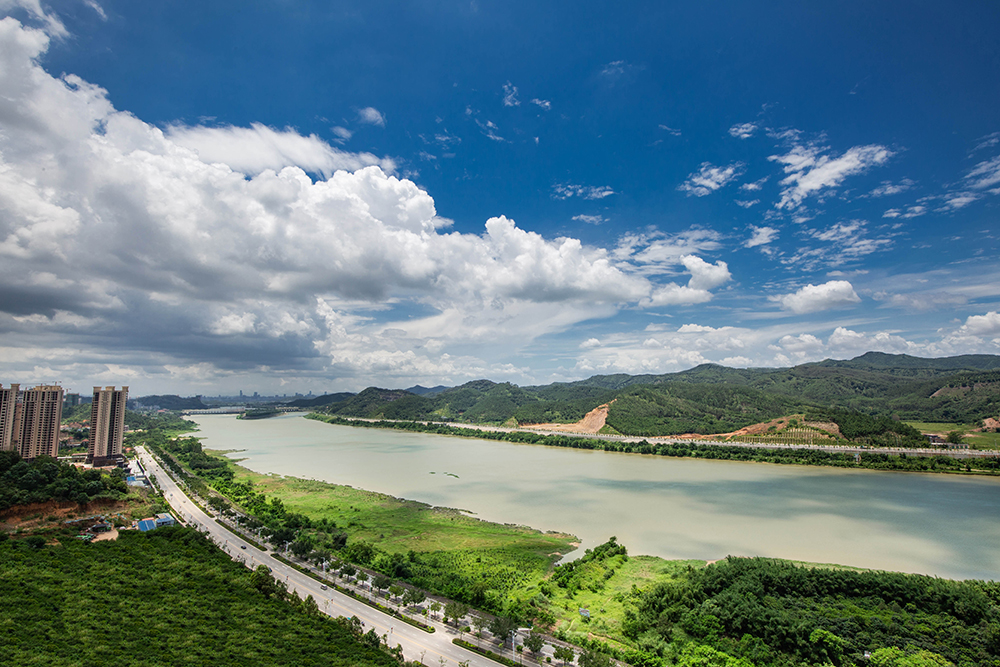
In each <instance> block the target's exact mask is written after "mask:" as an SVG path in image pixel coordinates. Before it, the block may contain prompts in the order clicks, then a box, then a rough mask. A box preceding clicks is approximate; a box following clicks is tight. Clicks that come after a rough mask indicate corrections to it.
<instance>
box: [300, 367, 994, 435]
mask: <svg viewBox="0 0 1000 667" xmlns="http://www.w3.org/2000/svg"><path fill="white" fill-rule="evenodd" d="M612 401H614V402H613V403H612V404H611V407H610V409H609V411H608V418H607V424H608V427H609V428H610V430H612V431H617V432H620V433H627V434H637V435H670V434H677V433H722V432H728V431H732V430H735V429H738V428H742V427H744V426H748V425H750V424H755V423H759V422H762V421H767V420H769V419H774V418H776V417H780V416H784V415H788V414H792V413H812V414H814V415H818V416H821V415H822V414H823V413H824V412H829V411H831V410H851V411H857V412H862V413H866V414H870V415H884V416H891V417H893V418H897V419H905V420H919V421H949V422H975V421H978V420H981V419H984V418H986V417H997V416H998V415H1000V356H996V355H965V356H958V357H947V358H941V359H923V358H920V357H911V356H908V355H892V354H883V353H880V352H869V353H867V354H864V355H862V356H860V357H857V358H855V359H851V360H848V361H833V360H827V361H821V362H816V363H809V364H802V365H799V366H794V367H792V368H750V369H737V368H727V367H725V366H719V365H716V364H703V365H701V366H697V367H695V368H692V369H689V370H686V371H681V372H679V373H667V374H663V375H626V374H616V375H595V376H593V377H590V378H587V379H586V380H580V381H577V382H565V383H553V384H549V385H544V386H536V387H519V386H517V385H514V384H510V383H496V382H492V381H490V380H475V381H472V382H467V383H465V384H463V385H461V386H458V387H451V388H446V387H434V388H433V389H427V388H425V387H421V386H419V385H418V386H416V387H411V388H410V389H405V390H404V389H380V388H377V387H369V388H368V389H365V390H364V391H362V392H360V393H358V394H347V393H342V394H328V395H326V396H321V397H318V398H315V399H311V400H310V401H309V402H308V404H304V403H302V401H296V402H293V403H291V404H290V405H300V406H301V407H313V408H319V409H321V411H322V412H325V413H329V414H335V415H341V416H353V417H373V418H375V417H380V418H385V419H405V420H444V421H456V422H470V423H499V424H502V423H514V422H517V423H519V424H532V423H549V422H575V421H577V420H579V419H581V418H582V417H583V415H584V414H586V413H587V412H589V411H590V410H592V409H594V408H595V407H597V406H599V405H603V404H607V403H611V402H612Z"/></svg>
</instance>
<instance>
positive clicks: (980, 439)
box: [906, 422, 1000, 449]
mask: <svg viewBox="0 0 1000 667" xmlns="http://www.w3.org/2000/svg"><path fill="white" fill-rule="evenodd" d="M906 423H907V424H909V425H910V426H912V427H913V428H915V429H917V430H918V431H920V432H921V433H937V434H939V435H947V434H948V433H950V432H951V431H960V432H961V433H962V434H963V436H964V437H963V442H966V443H968V444H969V446H971V447H974V448H975V449H1000V433H973V432H972V430H973V429H976V428H978V427H979V425H978V424H953V423H949V422H906Z"/></svg>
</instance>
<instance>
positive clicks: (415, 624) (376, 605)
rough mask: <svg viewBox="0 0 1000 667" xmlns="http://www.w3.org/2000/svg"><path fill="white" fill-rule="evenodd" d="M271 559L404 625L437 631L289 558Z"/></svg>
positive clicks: (429, 631) (272, 555)
mask: <svg viewBox="0 0 1000 667" xmlns="http://www.w3.org/2000/svg"><path fill="white" fill-rule="evenodd" d="M271 557H272V558H274V559H275V560H279V561H281V562H282V563H284V564H285V565H288V566H290V567H294V568H295V569H296V570H298V571H299V572H301V573H302V574H304V575H306V576H307V577H309V578H310V579H314V580H316V581H318V582H320V583H321V584H324V585H328V586H333V588H334V590H336V591H337V592H338V593H343V594H344V595H349V596H351V597H352V598H354V599H355V600H357V601H358V602H363V603H364V604H366V605H368V606H369V607H371V608H372V609H377V610H379V611H380V612H382V613H383V614H388V615H389V616H392V617H393V618H398V619H399V620H401V621H403V622H404V623H407V624H409V625H412V626H413V627H415V628H420V629H421V630H423V631H424V632H426V633H428V634H431V633H433V632H434V631H435V630H434V626H433V625H428V624H427V623H423V622H421V621H418V620H417V619H415V618H410V617H409V616H407V615H405V614H402V613H400V612H399V611H397V610H396V609H393V608H392V607H386V606H385V605H382V604H379V603H378V602H376V601H375V600H370V599H368V598H366V597H364V596H362V595H358V594H357V593H356V592H355V591H353V590H351V589H350V588H346V587H345V586H341V585H340V584H338V583H336V582H333V581H330V580H328V579H324V578H322V577H320V576H318V575H317V574H316V573H315V572H313V571H312V570H309V569H307V568H304V567H302V566H301V565H299V564H297V563H293V562H292V561H290V560H288V559H287V558H285V557H283V556H280V555H278V554H271Z"/></svg>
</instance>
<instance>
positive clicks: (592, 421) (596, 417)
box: [524, 401, 614, 433]
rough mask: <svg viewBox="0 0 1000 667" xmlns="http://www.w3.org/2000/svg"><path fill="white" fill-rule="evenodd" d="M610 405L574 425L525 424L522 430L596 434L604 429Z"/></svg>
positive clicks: (593, 411) (595, 409)
mask: <svg viewBox="0 0 1000 667" xmlns="http://www.w3.org/2000/svg"><path fill="white" fill-rule="evenodd" d="M611 403H614V401H611ZM611 403H605V404H604V405H599V406H597V407H596V408H594V409H593V410H591V411H590V412H588V413H587V414H585V415H584V416H583V419H581V420H580V421H578V422H576V423H575V424H525V425H524V428H530V429H537V430H540V431H562V432H563V433H597V432H599V431H600V430H601V429H602V428H604V424H605V423H606V422H607V419H608V408H610V407H611Z"/></svg>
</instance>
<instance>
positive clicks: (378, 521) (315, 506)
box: [206, 450, 577, 563]
mask: <svg viewBox="0 0 1000 667" xmlns="http://www.w3.org/2000/svg"><path fill="white" fill-rule="evenodd" d="M206 453H208V454H217V452H213V451H212V450H206ZM233 472H234V473H235V475H236V479H237V480H240V481H250V482H252V483H253V485H254V487H255V488H256V489H257V490H258V491H259V492H261V493H264V494H266V495H268V496H271V497H275V498H279V499H280V500H281V502H282V503H284V505H285V507H287V508H288V509H289V510H291V511H293V512H301V513H302V514H305V515H306V516H308V517H309V518H310V519H314V520H318V519H328V520H330V521H333V522H335V523H336V524H337V525H338V526H340V527H342V528H343V529H344V530H345V531H346V532H347V533H348V535H349V536H350V539H351V541H358V540H361V541H365V542H371V543H378V545H379V548H380V549H382V550H384V551H387V552H389V553H403V554H405V553H408V552H409V551H411V550H413V551H469V550H473V551H475V550H482V549H507V550H513V551H516V552H521V553H523V554H524V555H525V556H527V557H530V558H540V559H542V560H544V561H546V563H549V562H552V561H555V560H558V559H559V558H560V557H561V556H563V555H565V554H567V553H569V552H570V551H573V550H574V549H575V548H576V546H577V538H576V537H574V536H572V535H565V534H562V533H542V532H540V531H538V530H535V529H533V528H528V527H526V526H515V525H513V524H499V523H491V522H489V521H482V520H480V519H477V518H475V517H472V516H469V515H467V514H465V513H463V512H462V511H460V510H457V509H451V508H446V507H433V506H431V505H428V504H427V503H421V502H417V501H413V500H404V499H401V498H395V497H393V496H389V495H385V494H382V493H376V492H374V491H366V490H364V489H355V488H353V487H351V486H344V485H340V484H330V483H327V482H320V481H316V480H308V479H299V478H296V477H283V476H281V475H263V474H260V473H257V472H254V471H252V470H249V469H247V468H244V467H242V466H239V465H234V466H233Z"/></svg>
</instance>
